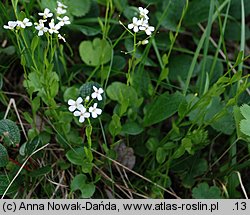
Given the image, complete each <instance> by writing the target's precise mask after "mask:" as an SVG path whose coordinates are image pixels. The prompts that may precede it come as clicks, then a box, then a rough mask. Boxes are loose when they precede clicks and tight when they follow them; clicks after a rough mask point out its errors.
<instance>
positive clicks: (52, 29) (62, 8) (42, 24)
mask: <svg viewBox="0 0 250 215" xmlns="http://www.w3.org/2000/svg"><path fill="white" fill-rule="evenodd" d="M66 8H67V6H66V5H64V4H62V3H61V2H59V1H57V8H56V9H55V11H56V13H57V16H56V20H58V21H59V22H57V23H55V18H53V16H54V14H53V13H52V12H51V11H50V9H48V8H45V9H44V11H43V12H39V13H38V15H39V16H42V19H39V21H38V23H37V22H35V23H34V25H35V29H36V30H37V31H38V36H43V35H44V34H45V33H47V32H48V33H49V34H56V35H57V37H58V39H59V40H62V41H63V42H66V39H65V38H64V37H63V36H62V35H61V34H60V32H59V30H60V29H61V27H63V26H64V25H69V24H70V23H71V22H70V20H69V17H68V16H64V17H60V15H62V14H65V13H66V12H67V10H66ZM48 19H51V20H50V22H48ZM32 25H33V23H32V22H30V20H29V19H28V18H24V19H23V20H22V21H20V20H16V21H9V22H8V25H4V26H3V28H4V29H8V30H14V29H17V30H18V29H19V28H23V29H24V28H26V27H30V26H32Z"/></svg>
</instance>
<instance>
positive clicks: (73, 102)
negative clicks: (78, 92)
mask: <svg viewBox="0 0 250 215" xmlns="http://www.w3.org/2000/svg"><path fill="white" fill-rule="evenodd" d="M75 103H76V102H75V101H74V100H73V99H69V100H68V105H75Z"/></svg>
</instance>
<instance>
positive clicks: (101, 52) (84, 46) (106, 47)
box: [79, 38, 112, 66]
mask: <svg viewBox="0 0 250 215" xmlns="http://www.w3.org/2000/svg"><path fill="white" fill-rule="evenodd" d="M79 53H80V56H81V59H82V61H83V62H84V63H86V64H87V65H88V66H99V65H101V64H105V63H108V62H109V61H110V59H111V54H112V47H111V45H110V44H109V42H108V41H107V40H104V39H100V38H95V39H94V40H93V41H89V40H85V41H83V42H81V44H80V46H79Z"/></svg>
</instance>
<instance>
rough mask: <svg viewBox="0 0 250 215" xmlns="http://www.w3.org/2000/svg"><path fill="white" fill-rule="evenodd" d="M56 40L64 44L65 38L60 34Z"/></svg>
mask: <svg viewBox="0 0 250 215" xmlns="http://www.w3.org/2000/svg"><path fill="white" fill-rule="evenodd" d="M58 39H59V40H62V41H63V42H65V43H66V40H65V38H64V37H63V36H62V35H61V34H58Z"/></svg>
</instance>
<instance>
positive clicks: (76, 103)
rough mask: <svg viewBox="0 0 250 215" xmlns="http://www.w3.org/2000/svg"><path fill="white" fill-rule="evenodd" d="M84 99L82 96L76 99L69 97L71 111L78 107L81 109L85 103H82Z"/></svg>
mask: <svg viewBox="0 0 250 215" xmlns="http://www.w3.org/2000/svg"><path fill="white" fill-rule="evenodd" d="M82 101H83V99H82V98H81V97H78V98H77V100H76V101H74V100H73V99H69V101H68V105H69V111H70V112H73V111H75V110H76V109H78V110H81V109H82V108H84V107H83V105H82V104H81V103H82Z"/></svg>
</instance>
